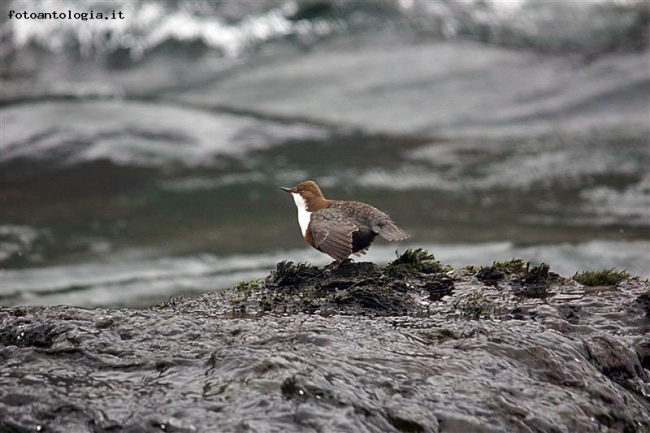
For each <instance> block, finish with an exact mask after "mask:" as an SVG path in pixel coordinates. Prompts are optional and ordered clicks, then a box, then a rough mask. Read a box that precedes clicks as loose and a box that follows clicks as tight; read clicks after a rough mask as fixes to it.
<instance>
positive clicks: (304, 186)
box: [282, 180, 328, 212]
mask: <svg viewBox="0 0 650 433" xmlns="http://www.w3.org/2000/svg"><path fill="white" fill-rule="evenodd" d="M282 190H283V191H286V192H290V193H291V194H293V196H294V200H296V197H297V196H300V197H301V198H302V200H303V201H304V204H305V207H306V210H307V212H316V211H317V210H320V209H323V208H325V207H327V206H328V202H327V200H326V199H325V197H323V193H322V192H321V190H320V188H319V187H318V185H316V182H313V181H311V180H307V181H305V182H300V183H299V184H298V185H296V186H294V187H293V188H284V187H282ZM296 205H298V206H299V202H298V200H296Z"/></svg>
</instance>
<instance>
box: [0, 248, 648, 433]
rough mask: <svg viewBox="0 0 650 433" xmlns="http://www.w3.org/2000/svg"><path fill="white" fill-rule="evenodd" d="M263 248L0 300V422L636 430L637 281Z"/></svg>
mask: <svg viewBox="0 0 650 433" xmlns="http://www.w3.org/2000/svg"><path fill="white" fill-rule="evenodd" d="M408 254H410V256H409V257H405V256H402V257H400V259H398V260H396V261H395V262H393V263H391V264H389V265H388V266H387V267H384V268H379V267H377V266H375V265H373V264H371V263H349V262H346V263H343V264H342V265H341V266H339V267H334V266H331V267H327V268H315V267H312V266H308V265H293V264H291V263H284V262H283V263H279V264H278V268H277V270H276V271H275V272H273V273H271V275H269V277H267V278H266V280H264V281H257V282H249V283H242V284H239V285H238V286H237V287H235V288H233V289H231V290H228V291H225V292H222V293H210V294H205V295H203V296H201V297H198V298H191V299H190V298H182V297H179V298H172V299H171V300H170V301H169V302H167V303H166V304H164V305H160V306H158V307H154V308H151V309H148V310H128V309H123V310H114V309H113V310H112V309H95V310H87V309H81V308H74V307H65V306H61V307H37V306H33V307H17V308H2V309H0V431H2V432H35V431H40V432H122V431H126V432H150V431H152V432H153V431H159V432H161V431H166V432H194V431H196V432H305V431H319V432H527V433H528V432H571V433H573V432H605V431H607V432H609V431H611V432H630V433H632V432H650V371H649V367H650V361H649V359H650V355H649V354H650V336H649V335H650V316H649V314H648V311H647V299H648V296H649V293H650V285H649V283H648V282H647V281H640V280H639V279H634V278H628V279H626V280H625V281H622V282H621V283H619V284H618V285H617V286H615V287H605V288H600V289H598V290H586V288H585V287H584V286H581V285H580V284H578V283H576V282H575V281H572V280H568V279H565V278H562V277H560V276H558V275H556V274H553V273H552V272H550V271H549V268H548V266H546V265H542V266H540V267H535V268H530V267H528V266H526V265H524V264H523V263H522V262H519V261H513V262H509V263H505V264H496V263H495V265H494V266H493V267H487V268H483V269H476V268H471V267H470V268H465V269H462V270H452V269H450V268H448V267H444V266H441V265H440V264H439V263H437V262H435V261H434V260H433V258H432V257H430V256H428V255H426V253H424V252H421V251H415V252H408Z"/></svg>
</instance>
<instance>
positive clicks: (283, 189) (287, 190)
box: [280, 186, 291, 192]
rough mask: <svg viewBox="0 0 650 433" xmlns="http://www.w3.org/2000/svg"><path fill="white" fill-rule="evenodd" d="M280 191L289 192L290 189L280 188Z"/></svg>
mask: <svg viewBox="0 0 650 433" xmlns="http://www.w3.org/2000/svg"><path fill="white" fill-rule="evenodd" d="M280 189H281V190H282V191H286V192H291V188H285V187H283V186H281V187H280Z"/></svg>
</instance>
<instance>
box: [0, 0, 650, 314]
mask: <svg viewBox="0 0 650 433" xmlns="http://www.w3.org/2000/svg"><path fill="white" fill-rule="evenodd" d="M12 10H13V11H15V12H25V11H26V12H28V13H32V12H34V13H38V12H51V11H58V12H63V13H67V11H68V10H70V11H72V13H75V12H78V13H84V12H86V13H89V12H90V11H92V12H93V13H94V14H97V13H98V12H102V13H105V14H110V13H111V12H112V11H119V12H122V14H123V16H124V19H115V20H113V19H108V20H103V19H100V20H96V19H95V20H90V19H89V20H85V21H84V20H74V19H73V20H68V19H49V20H36V19H16V18H15V17H14V18H9V13H10V11H12ZM649 17H650V6H649V4H648V2H646V1H642V0H639V1H636V0H626V1H624V0H618V1H615V0H600V1H586V0H574V1H544V0H518V1H515V0H510V1H507V2H505V1H496V0H493V1H490V0H480V1H479V0H466V1H448V0H436V1H418V0H393V1H389V0H386V1H374V2H367V1H352V0H338V1H337V0H330V1H288V0H259V1H254V2H253V1H250V2H241V1H238V0H221V1H201V2H199V1H172V0H169V1H156V2H154V1H143V0H141V1H117V0H115V1H90V0H79V1H77V0H75V1H72V0H69V1H66V0H57V1H36V0H31V1H30V0H26V1H5V2H1V3H0V24H1V27H2V28H1V30H0V54H1V67H0V73H1V78H2V82H1V92H0V146H1V147H0V200H1V203H0V205H1V207H0V304H1V305H22V304H45V305H49V304H68V305H78V306H130V307H143V306H147V305H152V304H154V303H156V302H160V301H162V300H165V299H167V298H168V297H169V296H171V295H174V294H179V293H188V294H189V293H200V292H205V291H210V290H218V289H221V288H224V287H230V286H232V285H234V284H236V283H237V282H238V281H241V280H248V279H252V278H259V277H262V276H264V275H266V274H267V273H268V272H269V271H270V270H272V269H274V267H275V264H276V262H278V261H280V260H291V261H294V262H304V261H308V262H312V263H314V264H317V265H324V264H327V263H330V261H331V260H330V259H329V257H327V256H325V255H323V254H321V253H319V252H317V251H315V250H312V249H311V248H310V247H308V246H307V245H306V244H305V243H304V241H303V240H302V238H301V236H300V231H299V227H298V221H297V214H296V209H295V206H294V203H293V200H291V198H290V197H289V196H287V194H286V193H284V192H282V191H281V190H280V189H279V187H280V186H293V185H294V184H296V183H298V182H300V181H303V180H306V179H313V180H315V181H317V182H318V183H319V184H320V185H321V187H322V188H323V190H324V193H325V195H326V197H330V198H339V199H354V200H360V201H364V202H367V203H371V204H373V205H375V206H377V207H379V208H380V209H382V210H384V211H386V212H387V213H389V214H390V215H391V216H392V217H393V219H394V220H395V221H396V222H397V223H398V224H399V225H400V226H401V227H403V228H404V229H405V230H407V231H409V232H410V233H411V234H412V237H411V239H409V240H408V241H407V242H404V243H400V244H387V243H382V242H381V241H379V242H377V243H376V244H375V245H374V247H373V248H371V250H370V253H369V254H368V256H366V257H365V258H364V260H371V261H375V262H378V263H381V262H384V263H385V262H387V261H389V260H391V259H392V258H394V256H395V250H396V249H399V250H400V251H403V250H404V249H406V248H409V247H412V248H417V247H423V248H426V249H428V250H429V251H430V252H431V253H433V254H434V255H435V256H436V258H437V259H439V260H440V261H442V262H443V263H449V264H452V265H454V266H464V265H467V264H474V265H489V264H491V263H492V262H493V261H495V260H509V259H511V258H513V257H518V258H522V259H524V260H529V261H531V262H532V263H534V264H538V263H540V262H547V263H550V264H551V268H552V270H554V271H556V272H558V273H560V274H562V275H564V276H571V275H573V273H575V272H576V271H578V270H588V269H602V268H611V267H616V268H619V269H627V270H628V271H629V272H630V273H632V274H635V275H640V276H642V277H644V278H648V277H649V276H650V142H649V140H650V138H649V137H650V56H649V49H648V48H649V41H648V38H649V30H648V28H649V27H648V26H649Z"/></svg>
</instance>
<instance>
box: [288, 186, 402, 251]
mask: <svg viewBox="0 0 650 433" xmlns="http://www.w3.org/2000/svg"><path fill="white" fill-rule="evenodd" d="M280 188H281V189H282V190H283V191H286V192H289V193H291V195H292V196H293V200H294V201H295V203H296V207H297V208H298V223H299V224H300V230H301V231H302V235H303V237H304V238H305V240H306V241H307V243H308V244H309V245H311V246H312V247H314V248H316V249H317V250H318V251H321V252H323V253H325V254H327V255H329V256H330V257H332V258H333V259H334V260H336V261H337V262H338V263H339V264H340V263H341V262H343V261H344V260H346V259H347V258H348V257H349V256H350V255H351V254H355V255H357V256H361V255H362V254H365V253H366V252H367V251H368V248H370V244H371V243H372V242H373V241H374V239H375V237H377V236H378V235H379V236H381V237H382V238H384V239H386V240H387V241H391V242H394V241H402V240H405V239H408V238H409V237H410V235H409V234H408V233H407V232H405V231H404V230H402V229H401V228H399V227H398V226H397V225H396V224H395V223H394V222H393V220H391V218H390V217H389V216H388V215H386V214H385V213H384V212H382V211H380V210H379V209H377V208H375V207H373V206H371V205H369V204H366V203H361V202H358V201H345V200H328V199H326V198H325V197H324V196H323V193H322V192H321V190H320V188H319V187H318V185H316V182H314V181H311V180H307V181H304V182H301V183H299V184H298V185H296V186H294V187H293V188H286V187H280Z"/></svg>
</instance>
